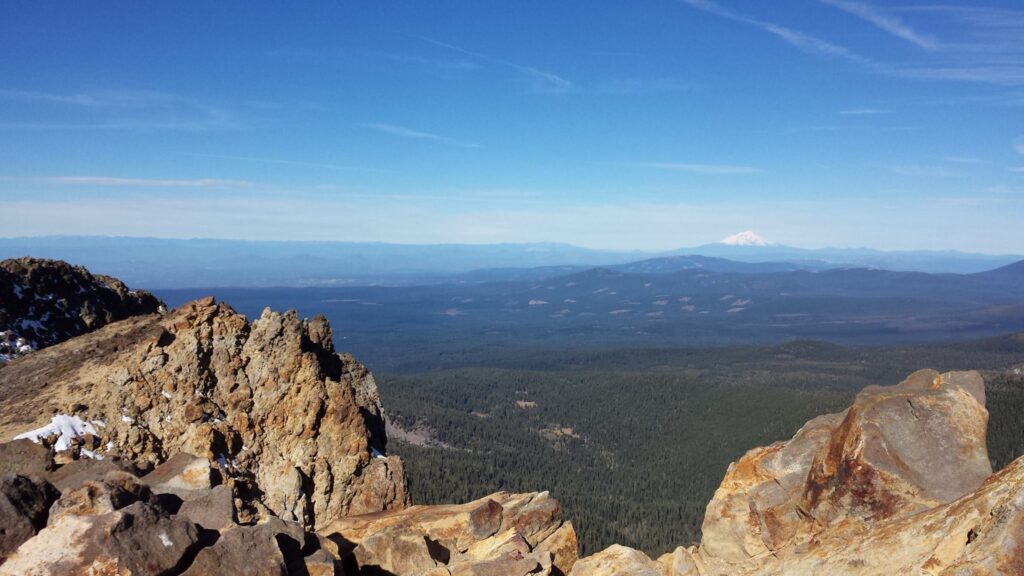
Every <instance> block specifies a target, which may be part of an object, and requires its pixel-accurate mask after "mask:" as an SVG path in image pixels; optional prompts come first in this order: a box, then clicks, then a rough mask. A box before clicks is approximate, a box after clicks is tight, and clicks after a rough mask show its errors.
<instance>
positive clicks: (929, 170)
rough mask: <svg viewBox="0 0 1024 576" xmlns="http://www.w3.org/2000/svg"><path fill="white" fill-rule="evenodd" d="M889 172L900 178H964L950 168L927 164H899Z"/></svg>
mask: <svg viewBox="0 0 1024 576" xmlns="http://www.w3.org/2000/svg"><path fill="white" fill-rule="evenodd" d="M889 171H890V172H892V173H893V174H898V175H900V176H913V177H922V178H962V177H964V173H963V172H960V171H958V170H953V169H951V168H949V167H948V166H932V165H927V164H897V165H894V166H889Z"/></svg>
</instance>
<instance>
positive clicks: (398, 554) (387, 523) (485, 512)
mask: <svg viewBox="0 0 1024 576" xmlns="http://www.w3.org/2000/svg"><path fill="white" fill-rule="evenodd" d="M320 533H321V535H323V536H325V537H327V538H328V539H329V540H331V541H334V542H336V543H337V544H338V546H339V550H340V551H341V554H342V559H343V561H344V562H345V563H346V564H347V567H348V568H349V570H350V571H352V572H354V573H374V574H376V573H383V574H403V575H404V574H408V575H410V576H412V575H423V576H426V575H428V574H429V575H431V576H441V575H449V574H450V575H453V576H454V575H461V574H467V575H469V574H481V575H482V574H500V575H508V576H513V575H526V574H568V573H569V571H570V570H571V569H572V566H573V564H574V563H575V562H576V558H577V544H576V533H575V531H574V530H573V528H572V525H571V524H570V523H568V522H563V521H562V518H561V506H560V505H559V503H558V501H556V500H554V499H553V498H551V497H550V496H549V495H548V493H546V492H542V493H531V494H508V493H505V492H499V493H497V494H492V495H490V496H487V497H485V498H481V499H480V500H476V501H474V502H470V503H468V504H459V505H448V506H413V507H411V508H407V509H405V510H399V511H394V512H385V513H380V514H371V515H365V516H354V517H348V518H341V519H339V520H336V521H334V522H333V523H331V524H330V525H329V526H327V527H325V528H324V529H323V530H321V532H320Z"/></svg>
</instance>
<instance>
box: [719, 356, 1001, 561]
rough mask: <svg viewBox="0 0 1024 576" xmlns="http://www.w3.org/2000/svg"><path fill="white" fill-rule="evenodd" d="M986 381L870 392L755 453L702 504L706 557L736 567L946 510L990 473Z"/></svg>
mask: <svg viewBox="0 0 1024 576" xmlns="http://www.w3.org/2000/svg"><path fill="white" fill-rule="evenodd" d="M983 403H984V382H983V381H982V380H981V377H980V376H979V375H978V374H977V373H974V372H971V373H958V372H954V373H949V374H943V375H940V374H938V373H937V372H935V371H933V370H922V371H919V372H916V373H914V374H913V375H911V376H910V377H909V378H907V380H905V381H904V382H902V383H901V384H899V385H897V386H892V387H878V386H872V387H868V388H866V389H865V390H864V391H863V392H861V393H860V394H859V395H858V396H857V399H856V400H855V401H854V403H853V405H852V406H851V407H850V408H849V409H848V410H847V411H846V412H844V413H842V414H833V415H827V416H821V417H818V418H815V419H814V420H811V421H810V422H809V423H808V424H807V425H806V426H804V428H802V429H801V430H800V431H799V432H797V434H796V436H794V438H793V439H792V440H790V441H789V442H784V443H776V444H773V445H771V446H769V447H767V448H757V449H754V450H751V451H750V452H748V453H747V454H746V455H744V456H743V458H741V459H740V460H739V461H738V462H736V463H735V464H733V465H731V466H730V467H729V471H728V472H727V473H726V476H725V479H724V480H723V481H722V484H721V486H720V487H719V489H718V490H717V491H716V492H715V497H714V498H713V499H712V501H711V503H709V504H708V509H707V513H706V515H705V518H704V525H703V539H702V541H701V551H702V554H704V555H705V556H709V557H715V558H720V559H723V560H729V561H739V560H744V559H746V558H750V557H754V556H760V555H763V554H765V553H769V552H774V551H776V550H779V549H780V548H782V547H784V546H786V545H787V544H788V543H790V542H795V541H800V540H802V539H806V538H809V537H811V536H812V535H814V534H817V533H819V532H821V531H822V530H825V529H840V528H844V527H845V528H848V529H856V528H857V527H858V526H861V525H865V524H875V523H877V522H879V521H882V520H886V519H889V518H896V517H902V516H907V515H911V514H915V513H917V512H921V511H922V510H926V509H929V508H932V507H934V506H937V505H940V504H943V503H947V502H951V501H953V500H955V499H956V498H959V497H960V496H963V495H964V494H967V493H969V492H971V491H973V490H974V489H976V488H977V487H978V486H979V485H980V484H981V482H982V481H984V479H985V478H986V477H987V476H988V475H989V474H991V472H992V469H991V465H990V463H989V460H988V452H987V449H986V443H985V442H986V441H985V434H986V426H987V422H988V412H987V411H986V410H985V407H984V404H983Z"/></svg>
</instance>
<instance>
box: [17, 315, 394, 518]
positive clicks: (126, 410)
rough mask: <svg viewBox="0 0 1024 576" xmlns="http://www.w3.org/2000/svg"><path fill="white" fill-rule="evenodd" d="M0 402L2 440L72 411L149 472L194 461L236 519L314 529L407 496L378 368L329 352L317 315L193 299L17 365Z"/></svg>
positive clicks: (102, 442)
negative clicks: (229, 500)
mask: <svg viewBox="0 0 1024 576" xmlns="http://www.w3.org/2000/svg"><path fill="white" fill-rule="evenodd" d="M0 397H3V398H5V408H4V410H3V411H0V439H7V438H12V437H13V436H16V435H18V434H19V433H23V432H25V431H26V430H31V429H33V428H37V427H39V426H41V425H45V424H46V422H47V421H48V420H51V416H50V415H51V414H58V415H60V414H66V415H67V418H65V419H64V421H68V422H78V423H79V425H78V428H80V429H85V428H86V425H88V428H89V429H91V430H94V431H95V435H97V436H98V438H95V444H96V445H98V446H99V448H98V449H97V454H99V455H104V456H110V455H114V454H119V455H121V456H123V457H124V458H126V459H128V460H130V461H132V462H135V463H137V464H139V465H140V466H143V467H145V466H153V465H157V464H161V463H164V462H166V461H167V460H168V459H170V458H171V457H172V456H174V455H175V454H178V453H184V454H195V455H196V456H199V457H200V458H202V459H204V460H205V461H206V463H205V466H207V467H210V466H212V467H213V468H215V469H216V470H217V471H218V473H219V474H220V475H221V476H222V477H223V480H224V482H225V483H226V484H227V485H229V486H231V487H232V488H233V489H234V490H235V493H236V496H238V497H240V498H241V499H242V501H243V503H244V504H245V507H244V509H242V510H239V514H240V515H242V518H240V519H241V520H245V519H251V518H255V517H259V516H268V515H274V516H279V517H281V518H283V519H287V520H294V521H297V522H300V523H301V524H303V525H304V526H306V527H310V528H313V527H323V526H326V525H328V524H330V523H331V522H332V521H334V520H335V519H337V518H340V517H343V516H346V515H351V514H361V513H368V512H377V511H381V510H390V509H398V508H402V507H404V506H405V505H406V504H407V499H408V497H407V494H406V489H405V479H404V471H403V468H402V464H401V461H400V460H399V459H398V458H396V457H385V456H383V453H384V451H385V449H386V437H385V436H384V423H383V422H384V421H383V412H382V410H381V406H380V400H379V397H378V395H377V388H376V385H375V383H374V380H373V376H372V375H371V374H370V373H369V372H368V371H367V370H366V368H364V367H363V366H362V365H361V364H359V363H358V362H356V361H355V360H354V359H353V358H352V357H351V356H349V355H347V354H338V353H336V352H335V350H334V347H333V344H332V340H331V332H330V327H329V326H328V324H327V322H326V321H325V320H323V318H320V317H318V318H315V319H313V320H312V321H304V320H302V319H300V318H299V317H298V316H297V315H296V314H295V313H294V312H287V313H284V314H278V313H274V312H271V311H270V310H269V309H268V310H265V311H264V312H263V314H262V315H261V316H260V318H259V319H257V320H255V321H253V322H251V323H250V322H247V321H246V319H245V318H244V317H243V316H242V315H240V314H238V313H237V312H235V311H234V310H232V309H231V308H230V307H228V306H226V305H223V304H218V303H216V302H215V301H214V300H213V299H212V298H207V299H204V300H198V301H195V302H192V303H189V304H186V305H184V306H182V307H181V308H179V309H177V310H174V311H173V312H170V313H167V314H165V315H149V316H139V317H133V318H129V319H127V320H123V321H121V322H116V323H114V324H110V325H108V326H105V327H104V328H101V329H99V330H97V331H94V332H91V333H89V334H85V335H82V336H79V337H77V338H74V339H72V340H69V341H67V342H64V343H62V344H58V345H56V346H51V347H49V348H47V349H44V350H41V351H39V352H36V353H34V354H32V355H31V356H28V357H26V358H23V359H20V360H19V361H18V362H14V363H11V364H9V365H7V366H6V367H4V368H3V369H0ZM55 418H56V417H55ZM78 428H76V429H78ZM72 440H73V439H72ZM40 441H43V442H47V441H48V440H47V439H42V438H40ZM54 442H55V443H56V444H55V445H56V446H59V445H62V444H66V445H74V442H69V441H68V440H67V439H64V440H61V439H60V438H58V439H56V440H55V441H54ZM178 458H179V459H180V462H176V464H175V465H177V464H182V463H184V462H185V461H186V460H188V456H179V457H178ZM189 462H191V463H193V464H194V461H193V460H189ZM190 465H191V464H190ZM179 473H180V474H185V475H186V476H187V475H188V474H187V473H186V472H185V471H184V470H181V471H179ZM161 474H163V472H161ZM168 474H169V475H170V476H169V477H173V476H175V475H176V474H175V473H170V472H168ZM180 474H177V475H179V476H180ZM200 475H202V474H200ZM183 478H184V476H181V477H179V478H178V480H183ZM190 481H191V480H189V482H190ZM147 483H150V484H153V485H154V486H158V485H160V484H161V483H158V482H156V481H150V480H148V479H147ZM163 484H164V485H167V483H166V482H163ZM186 484H188V482H186ZM200 484H202V485H203V486H207V487H208V485H207V484H206V481H205V480H200ZM189 487H190V486H189V485H185V486H180V488H189ZM159 489H162V488H158V490H159Z"/></svg>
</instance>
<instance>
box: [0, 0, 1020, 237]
mask: <svg viewBox="0 0 1024 576" xmlns="http://www.w3.org/2000/svg"><path fill="white" fill-rule="evenodd" d="M0 15H2V16H3V17H2V18H0V35H2V36H3V37H4V38H5V39H6V40H7V42H6V43H5V46H6V49H5V50H4V51H3V52H2V53H0V78H2V80H0V236H4V237H12V236H39V235H75V234H81V235H123V236H151V237H167V238H193V237H205V238H236V239H274V240H339V241H384V242H396V243H474V244H475V243H499V242H560V243H569V244H574V245H579V246H585V247H590V248H599V249H612V250H634V249H640V250H664V249H673V248H679V247H684V246H696V245H700V244H705V243H709V242H714V241H717V240H720V239H722V238H724V237H726V236H729V235H731V234H735V233H737V232H740V231H743V230H754V231H756V232H757V233H758V234H760V235H762V236H764V237H765V238H768V239H770V240H771V241H773V242H776V243H778V244H783V245H793V246H801V247H807V248H816V247H824V246H841V247H870V248H878V249H890V250H892V249H930V250H944V249H957V250H964V251H974V252H985V253H1024V234H1021V233H1020V224H1019V223H1020V221H1021V219H1022V217H1024V122H1022V120H1024V43H1022V42H1021V41H1020V38H1022V37H1024V10H1021V9H1020V6H1019V4H1017V3H1015V2H1012V1H1010V0H1001V1H1000V0H987V1H985V2H977V3H971V4H970V5H966V6H964V5H960V6H954V5H952V4H949V5H936V4H934V3H931V2H922V1H908V2H905V3H901V4H900V5H899V6H895V7H894V6H891V5H889V4H887V3H882V2H880V1H878V2H862V1H859V0H800V1H797V0H785V1H780V2H773V3H771V4H770V5H769V4H767V3H763V2H754V1H741V0H715V1H711V0H652V1H649V2H643V3H637V2H616V3H613V2H602V3H598V4H595V3H592V2H583V1H582V0H575V1H565V2H558V3H551V2H541V1H539V0H535V1H529V2H518V3H497V2H465V1H462V2H451V3H446V4H444V5H431V6H429V7H428V6H426V5H424V4H422V3H416V2H412V1H408V0H406V1H396V2H387V3H322V4H319V5H317V6H316V7H315V8H311V9H308V10H305V11H299V10H297V9H294V8H293V7H291V6H287V5H279V4H272V3H267V2H256V3H251V2H245V3H242V2H226V3H217V4H216V5H210V4H208V3H200V2H196V1H188V2H177V3H173V4H171V3H167V4H144V5H143V4H132V3H125V2H111V3H105V4H102V5H93V4H81V3H63V4H57V3H43V2H22V1H14V2H8V3H5V5H4V7H3V8H0Z"/></svg>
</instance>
